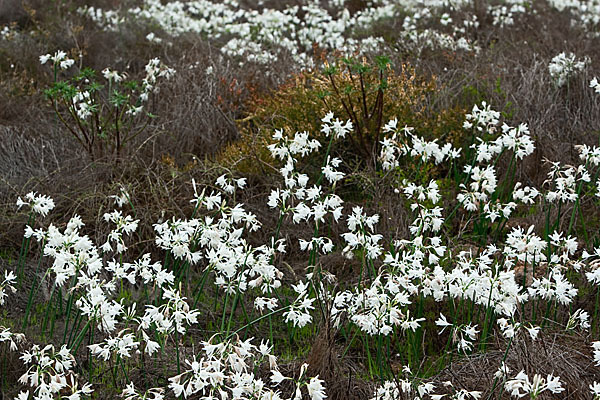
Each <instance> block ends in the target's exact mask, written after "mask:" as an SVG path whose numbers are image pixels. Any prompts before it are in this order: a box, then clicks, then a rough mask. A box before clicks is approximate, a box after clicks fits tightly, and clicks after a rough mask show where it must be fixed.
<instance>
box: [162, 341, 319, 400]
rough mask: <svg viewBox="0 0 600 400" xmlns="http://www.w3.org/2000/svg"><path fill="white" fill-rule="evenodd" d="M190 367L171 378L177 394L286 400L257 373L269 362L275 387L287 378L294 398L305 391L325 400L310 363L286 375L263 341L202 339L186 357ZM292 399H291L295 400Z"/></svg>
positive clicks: (314, 399)
mask: <svg viewBox="0 0 600 400" xmlns="http://www.w3.org/2000/svg"><path fill="white" fill-rule="evenodd" d="M185 363H186V365H187V369H186V370H185V371H184V372H182V373H181V374H179V375H176V376H173V377H171V378H169V388H170V389H171V390H172V391H173V393H174V394H175V396H177V397H179V396H182V395H183V396H184V398H188V397H190V396H193V395H199V396H202V398H211V399H222V400H226V399H229V398H234V399H241V398H248V399H272V400H283V399H284V398H283V397H281V392H279V391H277V390H274V389H272V388H270V387H269V385H268V384H266V383H265V382H264V381H263V380H262V379H260V378H259V377H258V376H256V375H255V371H256V368H258V367H259V366H261V365H263V364H266V365H267V367H268V369H269V371H270V372H271V381H272V383H273V386H277V385H279V384H280V383H281V382H282V381H284V380H292V381H294V382H295V391H294V396H293V397H292V398H293V399H301V398H304V397H303V395H304V394H303V392H304V393H306V394H307V395H308V398H310V399H311V400H323V399H325V398H326V397H327V396H326V395H325V388H324V386H323V381H322V380H320V379H319V378H318V377H313V378H308V377H307V374H306V371H307V367H308V365H307V364H304V365H302V367H301V370H300V376H299V377H298V378H297V379H294V378H288V377H285V376H284V375H283V374H281V372H279V370H278V367H277V359H276V357H275V356H273V355H272V354H271V348H270V347H269V346H268V345H267V344H265V343H264V342H263V343H261V344H260V345H258V346H256V345H254V344H252V338H250V339H248V340H245V341H242V340H232V341H229V340H227V341H224V342H217V343H212V342H211V341H209V342H203V343H202V351H201V353H200V354H199V355H198V356H197V357H196V356H194V357H193V358H192V359H191V360H185ZM292 398H290V400H291V399H292Z"/></svg>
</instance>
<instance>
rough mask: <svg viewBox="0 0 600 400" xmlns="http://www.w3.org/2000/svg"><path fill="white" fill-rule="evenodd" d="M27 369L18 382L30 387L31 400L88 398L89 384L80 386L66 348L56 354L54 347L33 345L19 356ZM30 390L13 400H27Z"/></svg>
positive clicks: (89, 392)
mask: <svg viewBox="0 0 600 400" xmlns="http://www.w3.org/2000/svg"><path fill="white" fill-rule="evenodd" d="M21 360H22V361H23V363H24V364H25V366H27V367H28V369H27V371H26V372H25V373H24V374H23V375H21V377H20V378H19V383H21V384H23V385H26V386H29V387H31V388H32V389H31V395H32V399H33V400H51V399H53V398H55V396H58V397H60V398H65V399H69V400H79V399H80V398H81V396H89V395H90V394H91V393H92V392H93V390H92V387H91V385H90V384H89V383H85V384H83V385H82V386H81V387H79V383H78V379H77V375H76V374H75V372H74V371H73V368H74V367H75V358H74V357H73V355H71V353H69V349H68V348H67V347H66V346H62V347H61V348H60V350H59V351H56V349H55V348H54V346H53V345H51V344H49V345H47V346H45V347H43V348H42V347H40V346H38V345H34V346H33V347H32V348H31V350H30V351H25V352H23V354H22V355H21ZM29 396H30V390H27V391H25V392H21V393H19V395H18V396H17V397H16V398H15V400H27V399H29Z"/></svg>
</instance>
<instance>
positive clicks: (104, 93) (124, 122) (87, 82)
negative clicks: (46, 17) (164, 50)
mask: <svg viewBox="0 0 600 400" xmlns="http://www.w3.org/2000/svg"><path fill="white" fill-rule="evenodd" d="M40 63H41V64H51V68H52V72H53V77H54V78H53V83H52V85H51V86H50V87H49V88H48V89H46V91H45V94H46V96H47V98H48V99H49V101H50V103H51V105H52V108H53V109H54V112H55V113H56V115H57V117H58V119H59V120H60V122H61V123H62V124H63V125H64V126H65V127H66V128H67V129H68V131H69V132H70V133H71V135H72V136H73V138H74V139H76V140H77V142H78V143H79V144H80V145H81V146H82V147H83V149H84V150H85V151H86V152H87V153H88V155H89V156H90V157H91V158H92V160H94V159H97V158H101V157H105V156H110V157H114V158H116V159H117V160H118V159H119V158H120V157H121V156H122V151H123V148H124V147H125V145H127V144H128V143H129V142H131V141H132V140H133V139H134V138H136V137H137V136H139V135H140V134H142V133H143V132H144V130H145V128H146V126H147V124H148V123H149V121H150V119H151V118H152V117H154V116H153V115H152V114H151V113H150V112H149V106H148V104H149V100H150V96H151V95H153V94H156V93H158V91H159V89H160V85H161V83H162V81H164V80H168V79H170V78H171V77H172V76H173V75H174V74H175V70H173V69H172V68H169V67H167V66H166V65H164V64H163V63H162V62H161V61H160V60H159V59H158V58H155V59H152V60H150V61H148V63H147V64H146V66H145V68H144V69H145V77H144V78H143V79H142V80H141V81H136V80H132V79H128V74H127V73H125V72H119V71H116V70H112V69H110V68H108V67H107V68H105V69H104V70H102V72H101V75H102V78H99V77H98V72H97V71H95V70H93V69H91V68H87V67H86V68H76V67H75V66H74V64H75V60H73V59H71V58H68V57H67V54H66V53H65V52H64V51H58V52H56V53H55V54H54V55H51V54H45V55H42V56H40ZM72 69H77V71H75V72H73V71H70V70H72ZM67 73H69V75H67Z"/></svg>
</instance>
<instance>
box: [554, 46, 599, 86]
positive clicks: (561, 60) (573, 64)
mask: <svg viewBox="0 0 600 400" xmlns="http://www.w3.org/2000/svg"><path fill="white" fill-rule="evenodd" d="M587 64H589V59H587V58H585V59H583V60H581V59H577V56H575V54H573V53H568V54H567V53H564V52H563V53H560V54H558V55H556V56H554V57H553V58H552V60H551V61H550V63H549V64H548V72H550V76H551V77H552V79H553V80H554V82H555V83H556V86H558V87H562V86H564V85H565V84H567V83H568V82H569V79H571V78H572V77H574V76H575V75H577V74H578V73H580V72H581V71H583V69H584V68H585V66H586V65H587Z"/></svg>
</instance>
